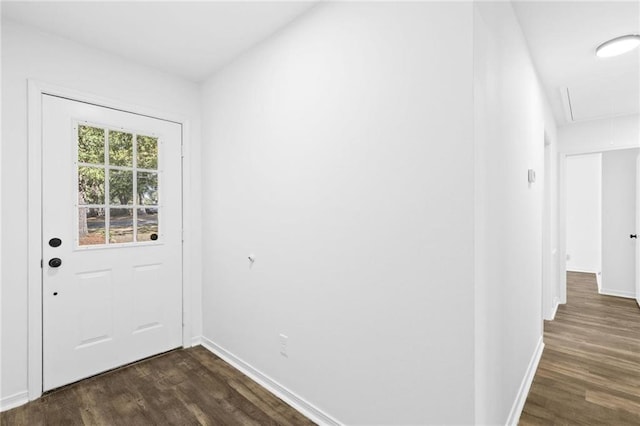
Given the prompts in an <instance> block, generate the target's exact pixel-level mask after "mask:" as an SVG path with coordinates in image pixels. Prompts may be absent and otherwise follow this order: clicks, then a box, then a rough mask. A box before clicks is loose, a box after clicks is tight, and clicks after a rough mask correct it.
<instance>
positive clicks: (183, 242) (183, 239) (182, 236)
mask: <svg viewBox="0 0 640 426" xmlns="http://www.w3.org/2000/svg"><path fill="white" fill-rule="evenodd" d="M182 242H183V243H184V229H183V230H182Z"/></svg>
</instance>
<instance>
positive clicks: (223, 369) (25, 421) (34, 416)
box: [0, 346, 314, 426]
mask: <svg viewBox="0 0 640 426" xmlns="http://www.w3.org/2000/svg"><path fill="white" fill-rule="evenodd" d="M0 418H1V421H0V423H1V424H2V425H3V426H4V425H29V426H31V425H110V426H111V425H114V426H115V425H135V426H142V425H276V424H278V425H313V424H314V423H313V422H311V421H310V420H308V419H307V418H305V417H304V416H302V414H300V413H299V412H297V411H296V410H294V409H293V408H291V407H290V406H288V405H287V404H285V403H284V402H283V401H282V400H280V399H278V398H277V397H275V396H274V395H272V394H271V393H269V392H268V391H267V390H265V389H264V388H262V387H261V386H260V385H258V384H257V383H255V382H253V381H252V380H251V379H249V378H248V377H247V376H245V375H243V374H242V373H240V372H239V371H238V370H236V369H235V368H233V367H232V366H230V365H229V364H227V363H226V362H224V361H223V360H221V359H220V358H218V357H217V356H215V355H214V354H212V353H211V352H209V351H208V350H206V349H204V348H203V347H202V346H197V347H194V348H190V349H180V350H176V351H172V352H168V353H166V354H163V355H160V356H157V357H155V358H151V359H148V360H144V361H141V362H138V363H136V364H132V365H130V366H126V367H123V368H121V369H118V370H114V371H111V372H108V373H105V374H102V375H99V376H96V377H92V378H90V379H87V380H83V381H81V382H78V383H75V384H72V385H69V386H66V387H64V388H61V389H59V390H55V391H53V392H51V393H49V394H46V395H45V396H43V397H42V398H40V399H38V400H36V401H32V402H30V403H28V404H25V405H23V406H21V407H17V408H14V409H13V410H9V411H5V412H4V413H1V414H0Z"/></svg>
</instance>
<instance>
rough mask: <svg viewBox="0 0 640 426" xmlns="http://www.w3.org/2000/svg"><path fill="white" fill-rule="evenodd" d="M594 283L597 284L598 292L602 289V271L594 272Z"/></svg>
mask: <svg viewBox="0 0 640 426" xmlns="http://www.w3.org/2000/svg"><path fill="white" fill-rule="evenodd" d="M596 283H597V284H598V292H600V291H601V290H602V272H597V273H596Z"/></svg>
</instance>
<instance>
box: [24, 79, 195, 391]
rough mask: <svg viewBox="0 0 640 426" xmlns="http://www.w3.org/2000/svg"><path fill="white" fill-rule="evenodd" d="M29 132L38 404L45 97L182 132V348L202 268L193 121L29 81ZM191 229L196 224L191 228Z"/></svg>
mask: <svg viewBox="0 0 640 426" xmlns="http://www.w3.org/2000/svg"><path fill="white" fill-rule="evenodd" d="M27 86H28V87H27V96H28V99H27V108H28V112H27V128H28V133H27V135H28V137H27V139H28V141H27V145H28V163H27V169H28V170H27V174H28V182H27V184H28V196H27V199H28V213H27V214H28V222H27V247H28V257H27V259H28V267H27V277H28V278H27V285H28V350H27V353H28V364H27V385H28V391H29V400H30V401H31V400H34V399H37V398H39V397H40V396H41V395H42V385H43V366H42V361H43V359H42V357H43V355H42V338H43V327H42V303H43V300H42V296H43V294H42V285H43V268H42V263H41V262H42V259H43V258H42V231H43V230H42V96H43V95H52V96H58V97H61V98H66V99H69V100H73V101H79V102H84V103H88V104H92V105H97V106H100V107H104V108H110V109H116V110H120V111H124V112H130V113H133V114H138V115H144V116H147V117H151V118H156V119H159V120H164V121H170V122H174V123H176V124H180V125H181V126H182V140H181V144H182V164H181V171H180V176H181V181H182V183H181V192H182V206H181V207H182V223H181V226H182V250H181V251H182V272H181V275H182V347H190V346H192V334H193V330H192V326H193V321H192V317H191V314H192V312H191V293H192V287H193V285H194V283H193V282H192V281H193V277H192V275H191V273H190V271H191V270H192V269H193V268H196V267H198V266H199V265H196V264H195V263H196V261H193V260H192V258H193V256H192V253H195V252H196V250H195V249H196V247H194V241H193V240H194V239H192V238H190V235H191V232H189V231H190V230H191V229H192V227H193V226H194V225H193V221H189V220H185V217H192V216H193V213H195V212H193V210H194V209H193V208H192V207H191V206H192V205H193V204H194V203H191V202H190V201H191V200H192V199H193V197H194V194H193V193H192V191H191V188H190V186H189V185H186V184H185V183H186V182H188V179H186V177H188V171H190V170H191V161H190V155H189V153H190V149H189V148H190V142H191V128H190V126H191V124H190V120H188V119H187V118H185V117H181V116H177V115H176V114H171V113H166V112H162V111H157V110H153V109H149V108H147V107H143V106H140V105H135V104H131V103H126V102H122V101H117V100H114V99H109V98H104V97H101V96H97V95H93V94H90V93H85V92H81V91H77V90H74V89H70V88H67V87H61V86H57V85H53V84H49V83H45V82H42V81H37V80H31V79H29V80H28V81H27ZM190 223H191V224H190Z"/></svg>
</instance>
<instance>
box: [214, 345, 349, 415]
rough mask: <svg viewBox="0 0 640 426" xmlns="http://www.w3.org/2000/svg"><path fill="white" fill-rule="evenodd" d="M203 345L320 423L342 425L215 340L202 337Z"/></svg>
mask: <svg viewBox="0 0 640 426" xmlns="http://www.w3.org/2000/svg"><path fill="white" fill-rule="evenodd" d="M202 347H204V348H206V349H207V350H209V351H210V352H212V353H214V354H215V355H217V356H219V357H220V358H222V359H223V360H224V361H226V362H227V363H229V364H231V365H232V366H233V367H235V368H236V369H238V370H240V371H241V372H242V373H244V374H245V375H246V376H248V377H249V378H250V379H251V380H253V381H254V382H256V383H258V384H259V385H260V386H262V387H264V388H265V389H267V390H268V391H269V392H271V393H272V394H274V395H275V396H277V397H278V398H280V399H282V400H283V401H284V402H286V403H287V404H289V405H290V406H291V407H293V408H294V409H296V410H297V411H299V412H300V413H301V414H303V415H304V416H305V417H307V418H308V419H310V420H311V421H313V422H315V423H317V424H319V425H341V424H342V423H340V422H339V421H338V420H336V419H334V418H333V417H331V416H330V415H328V414H327V413H325V412H324V411H322V410H320V409H319V408H318V407H316V406H314V405H313V404H311V403H310V402H308V401H306V400H305V399H304V398H302V397H300V396H298V395H296V394H295V393H294V392H292V391H290V390H289V389H287V388H286V387H284V386H283V385H281V384H280V383H278V382H276V381H275V380H273V379H272V378H270V377H269V376H267V375H266V374H264V373H262V372H260V371H259V370H257V369H256V368H254V367H253V366H251V365H250V364H248V363H246V362H244V361H243V360H241V359H240V358H238V357H237V356H235V355H233V354H232V353H230V352H229V351H227V350H226V349H224V348H222V347H221V346H219V345H217V344H216V343H214V342H213V341H211V340H209V339H207V338H206V337H204V336H203V337H202Z"/></svg>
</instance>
